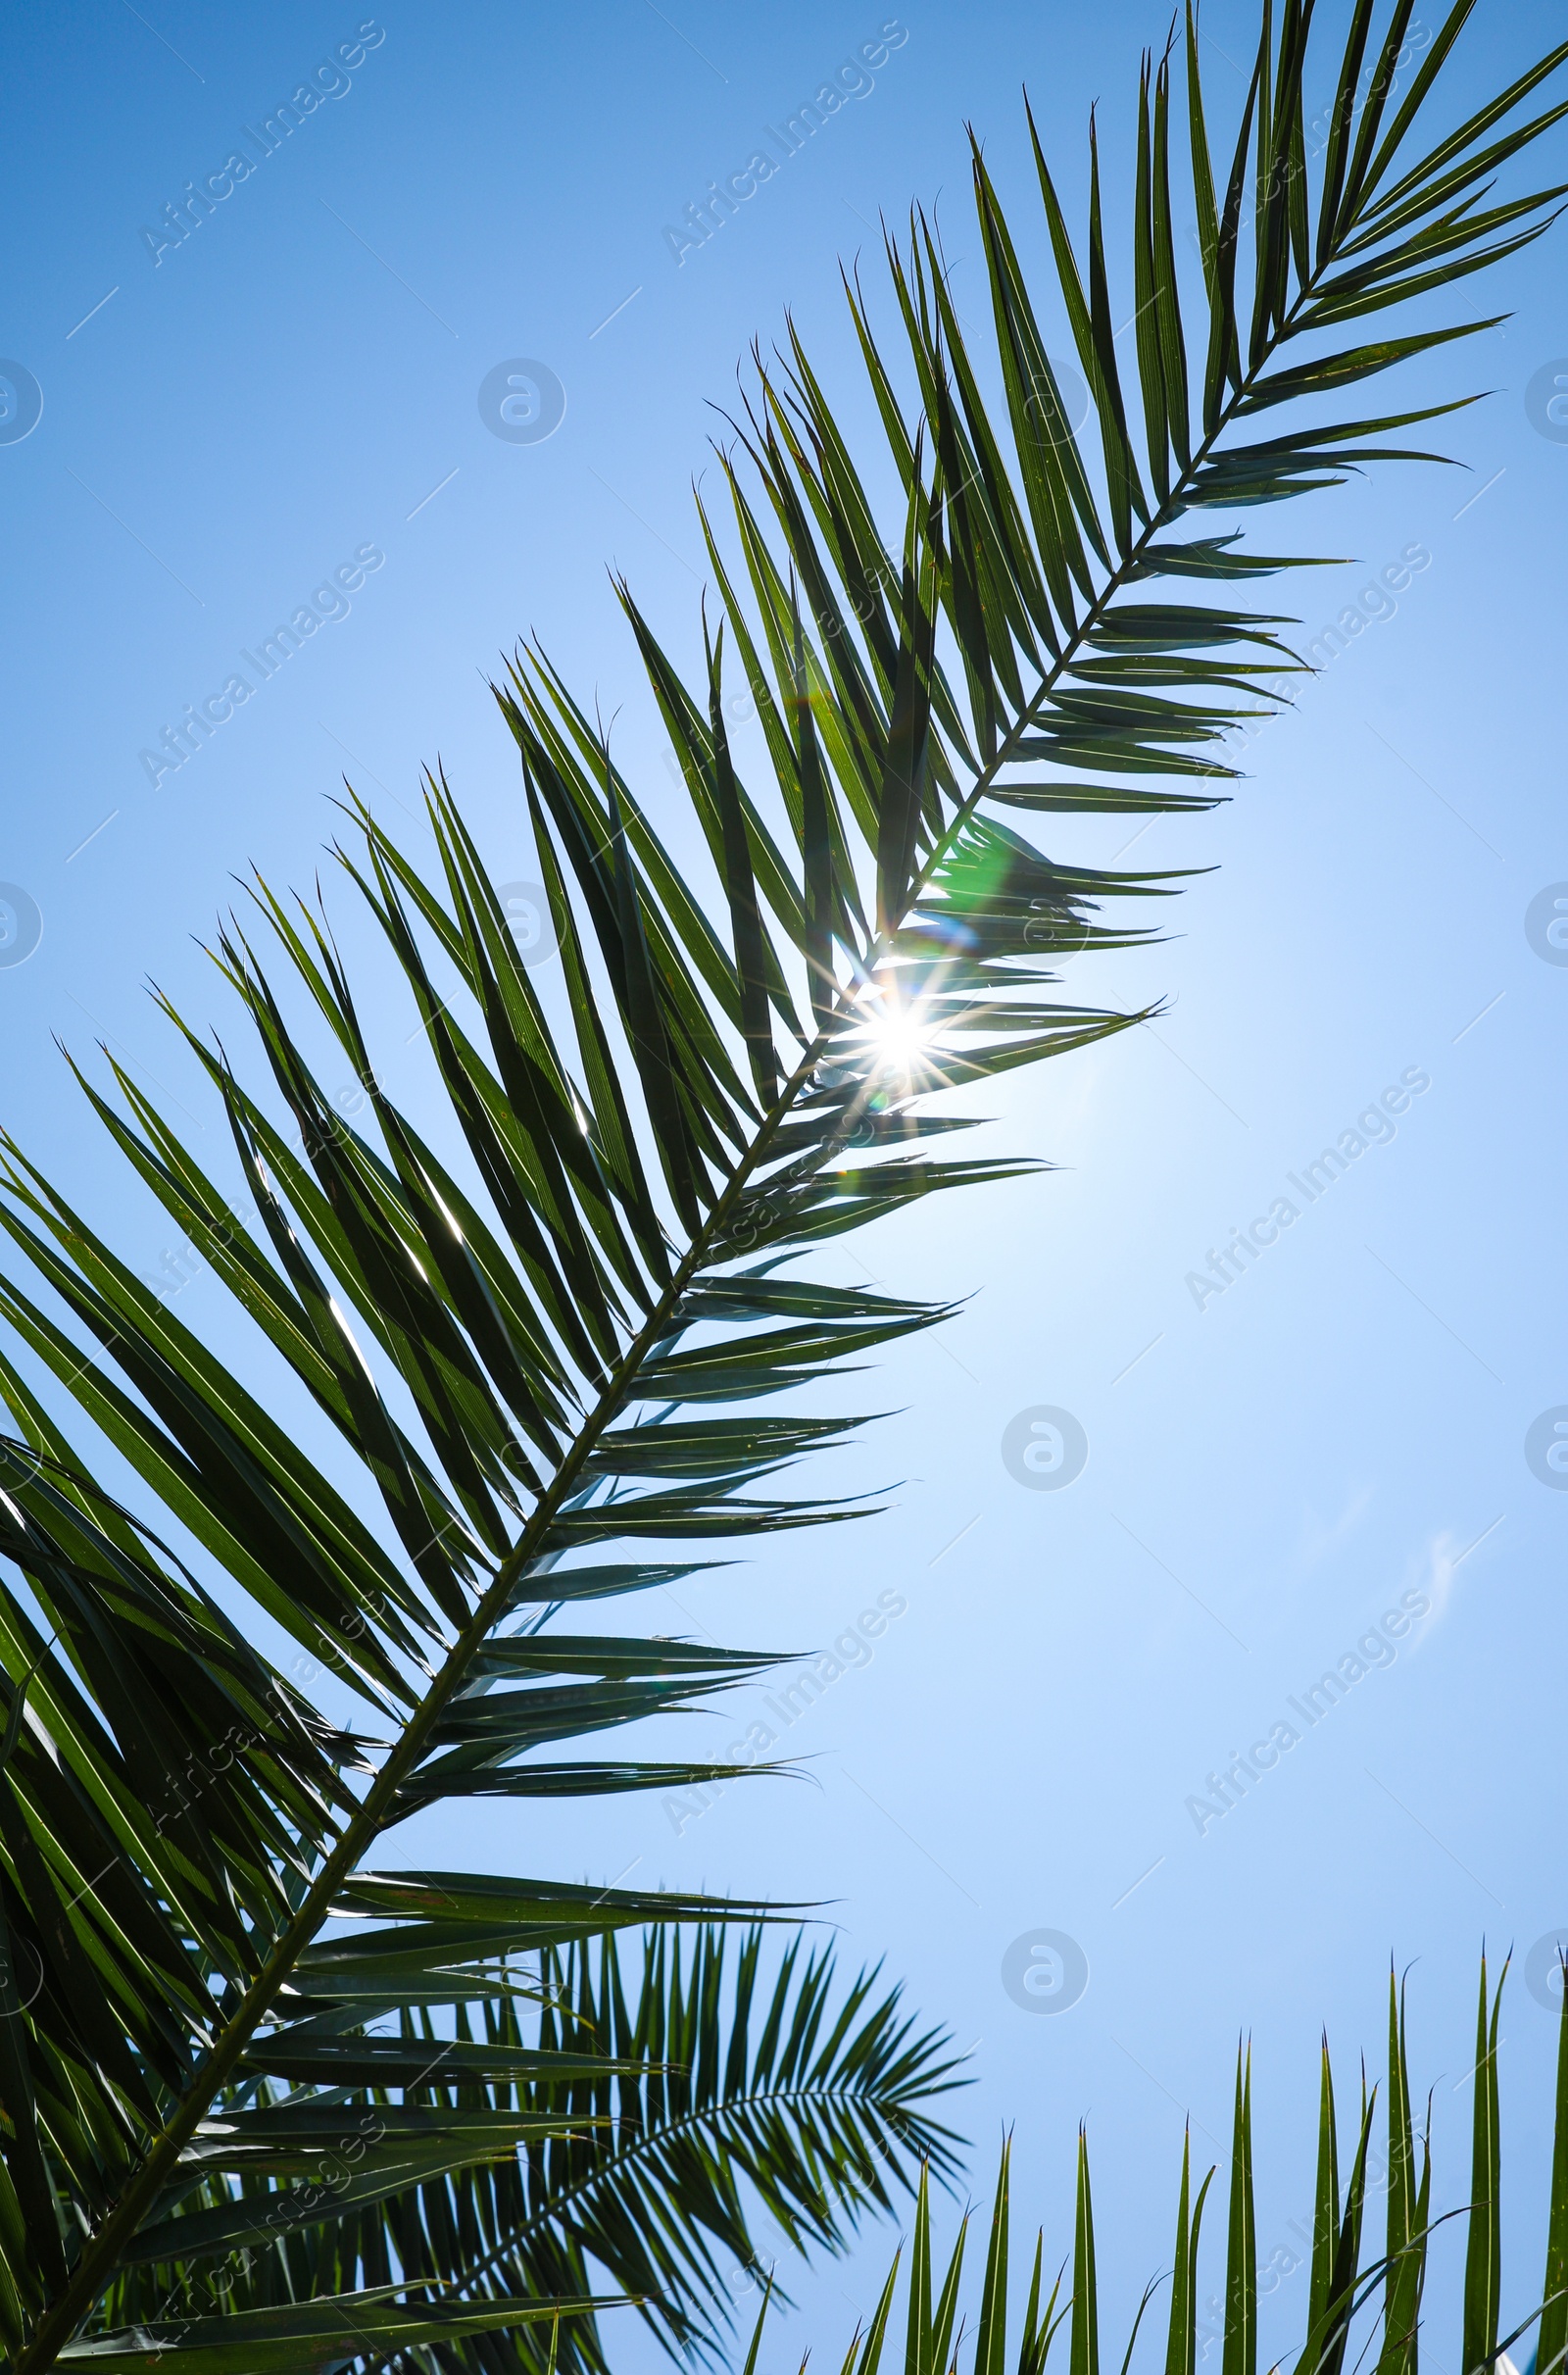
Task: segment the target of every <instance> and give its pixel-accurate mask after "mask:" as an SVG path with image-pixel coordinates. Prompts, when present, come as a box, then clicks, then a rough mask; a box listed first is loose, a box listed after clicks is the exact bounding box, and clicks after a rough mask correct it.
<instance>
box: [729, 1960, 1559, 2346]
mask: <svg viewBox="0 0 1568 2375" xmlns="http://www.w3.org/2000/svg"><path fill="white" fill-rule="evenodd" d="M1500 1993H1501V1990H1500V1984H1499V1988H1498V1991H1497V1994H1496V1995H1494V1996H1493V1997H1492V1998H1491V1999H1490V2011H1491V2018H1490V2024H1489V2017H1488V2013H1489V1998H1488V1994H1487V1980H1486V1969H1485V1959H1484V1958H1483V1967H1482V1978H1481V2029H1480V2050H1481V2059H1480V2061H1479V2062H1478V2064H1477V2067H1476V2069H1475V2071H1474V2072H1473V2074H1472V2078H1473V2085H1474V2129H1475V2144H1474V2152H1475V2160H1476V2165H1475V2167H1474V2169H1473V2171H1472V2183H1474V2182H1476V2181H1477V2179H1479V2181H1480V2182H1481V2183H1482V2184H1483V2185H1484V2186H1485V2187H1486V2188H1487V2189H1488V2191H1487V2193H1486V2195H1485V2196H1484V2197H1476V2198H1473V2199H1472V2200H1471V2202H1469V2204H1468V2205H1467V2207H1466V2208H1464V2209H1462V2210H1456V2211H1450V2212H1448V2213H1446V2216H1447V2217H1463V2218H1464V2219H1465V2220H1466V2222H1467V2226H1468V2230H1469V2243H1468V2250H1467V2275H1466V2285H1465V2293H1464V2299H1463V2301H1462V2303H1461V2324H1462V2328H1463V2352H1464V2355H1463V2359H1462V2363H1463V2364H1464V2366H1465V2367H1466V2368H1467V2369H1469V2370H1470V2375H1491V2370H1492V2369H1493V2368H1494V2367H1496V2366H1499V2365H1502V2364H1503V2363H1504V2362H1505V2361H1506V2358H1507V2353H1508V2351H1509V2350H1512V2349H1513V2347H1514V2345H1515V2344H1517V2343H1518V2342H1519V2341H1520V2340H1521V2338H1522V2337H1523V2336H1526V2335H1528V2334H1530V2333H1531V2331H1532V2329H1533V2328H1534V2327H1536V2326H1537V2324H1538V2322H1539V2326H1540V2334H1539V2339H1538V2350H1537V2356H1536V2363H1537V2366H1538V2367H1539V2369H1540V2375H1560V2352H1561V2347H1562V2330H1563V2315H1564V2306H1565V2295H1564V2291H1563V2286H1562V2282H1561V2273H1562V2272H1561V2265H1560V2252H1561V2244H1562V2233H1563V2216H1564V2197H1563V2188H1562V2170H1563V2166H1564V2161H1565V2158H1568V2005H1565V2007H1564V2010H1563V2012H1562V2014H1561V2015H1560V2017H1559V2021H1558V2027H1559V2032H1560V2035H1559V2048H1560V2050H1559V2055H1558V2085H1557V2107H1556V2122H1555V2134H1554V2140H1553V2156H1552V2181H1551V2202H1550V2227H1551V2239H1550V2241H1549V2242H1548V2246H1547V2255H1546V2289H1545V2294H1544V2302H1543V2303H1541V2304H1538V2305H1537V2306H1536V2307H1534V2308H1533V2309H1531V2311H1530V2312H1529V2314H1528V2315H1527V2316H1525V2317H1523V2318H1521V2319H1520V2320H1519V2322H1518V2323H1517V2324H1516V2325H1515V2326H1514V2327H1513V2328H1512V2330H1511V2331H1510V2332H1509V2333H1507V2334H1505V2335H1500V2336H1499V2333H1498V2330H1497V2327H1498V2320H1497V2317H1496V2291H1495V2271H1496V2267H1497V2264H1498V2252H1499V2237H1500V2225H1499V2222H1498V2220H1497V2217H1496V2206H1497V2181H1498V2177H1499V2174H1500V2168H1501V2145H1500V2134H1499V2127H1498V2084H1497V2049H1498V2045H1499V2039H1498V2036H1497V2029H1496V2007H1497V1996H1498V1995H1500ZM1390 1996H1391V2004H1390V2018H1389V2078H1388V2099H1389V2121H1390V2127H1389V2135H1390V2145H1391V2151H1390V2163H1389V2166H1390V2180H1391V2185H1390V2202H1389V2222H1390V2224H1389V2249H1388V2251H1387V2252H1385V2253H1384V2254H1382V2255H1381V2256H1379V2257H1378V2258H1377V2259H1376V2260H1375V2261H1373V2262H1371V2263H1370V2264H1363V2262H1362V2257H1361V2233H1362V2213H1363V2210H1364V2208H1365V2200H1366V2190H1367V2149H1368V2144H1369V2141H1370V2138H1371V2133H1372V2122H1373V2114H1374V2108H1375V2090H1374V2093H1373V2096H1372V2097H1371V2098H1369V2097H1368V2095H1367V2093H1366V2087H1365V2079H1364V2076H1363V2081H1362V2101H1361V2106H1360V2118H1359V2121H1358V2123H1357V2127H1356V2146H1355V2153H1354V2159H1353V2163H1352V2167H1351V2172H1350V2176H1349V2180H1348V2186H1347V2190H1346V2195H1345V2199H1344V2201H1343V2202H1342V2201H1341V2198H1340V2190H1339V2178H1338V2142H1337V2137H1336V2129H1335V2115H1334V2083H1333V2074H1332V2071H1331V2068H1330V2064H1329V2058H1328V2049H1327V2046H1326V2045H1325V2047H1324V2051H1323V2064H1322V2096H1321V2102H1322V2115H1321V2118H1320V2123H1319V2132H1318V2152H1317V2202H1318V2209H1317V2217H1316V2229H1315V2234H1314V2248H1313V2257H1312V2273H1311V2277H1310V2280H1309V2285H1310V2289H1309V2293H1308V2299H1307V2302H1306V2317H1305V2334H1304V2338H1303V2340H1302V2342H1301V2344H1300V2346H1299V2350H1297V2351H1296V2353H1295V2365H1296V2367H1297V2369H1298V2370H1299V2375H1337V2370H1339V2369H1341V2368H1343V2367H1344V2366H1345V2365H1346V2364H1347V2363H1348V2362H1347V2355H1346V2352H1347V2345H1348V2341H1349V2339H1350V2336H1351V2333H1352V2329H1353V2330H1354V2331H1355V2332H1356V2334H1357V2338H1358V2339H1357V2352H1356V2363H1365V2362H1366V2360H1367V2357H1368V2354H1369V2352H1370V2350H1371V2349H1372V2347H1373V2345H1374V2343H1377V2344H1378V2345H1379V2346H1380V2348H1379V2355H1378V2360H1377V2364H1378V2366H1379V2368H1380V2369H1388V2368H1392V2367H1394V2366H1396V2365H1398V2366H1407V2367H1411V2368H1413V2367H1414V2366H1415V2365H1416V2363H1417V2349H1418V2338H1419V2328H1420V2311H1421V2294H1422V2284H1423V2277H1424V2271H1425V2266H1426V2259H1427V2251H1428V2245H1429V2243H1430V2241H1431V2238H1432V2236H1433V2235H1434V2234H1435V2233H1436V2231H1437V2229H1438V2228H1439V2227H1441V2226H1442V2225H1444V2224H1445V2223H1446V2220H1445V2219H1444V2218H1438V2219H1433V2218H1431V2216H1430V2214H1429V2203H1430V2188H1431V2175H1432V2162H1431V2150H1430V2145H1431V2139H1430V2134H1429V2135H1428V2136H1427V2137H1426V2138H1425V2139H1424V2140H1423V2152H1422V2175H1421V2180H1420V2183H1419V2185H1417V2184H1416V2183H1415V2182H1414V2155H1413V2149H1412V2144H1411V2137H1410V2121H1409V2103H1410V2081H1409V2070H1408V2065H1407V2057H1406V2037H1405V2019H1404V1992H1403V1990H1402V1988H1400V1987H1398V1986H1397V1984H1396V1983H1394V1982H1393V1981H1392V1979H1391V1987H1390ZM1252 2119H1253V2114H1252V2093H1251V2057H1250V2053H1247V2052H1246V2051H1245V2050H1244V2053H1243V2054H1242V2056H1241V2058H1240V2060H1239V2062H1238V2069H1237V2081H1236V2111H1235V2119H1234V2125H1233V2130H1232V2152H1231V2202H1230V2222H1229V2232H1228V2235H1227V2239H1226V2252H1225V2259H1226V2266H1225V2312H1224V2326H1223V2330H1222V2331H1221V2332H1220V2333H1219V2334H1218V2335H1216V2334H1215V2333H1214V2331H1213V2330H1212V2329H1210V2330H1208V2332H1207V2334H1206V2337H1205V2340H1204V2344H1203V2349H1204V2351H1205V2352H1206V2351H1207V2350H1208V2348H1209V2346H1210V2343H1211V2342H1212V2341H1213V2340H1215V2339H1218V2340H1219V2341H1220V2343H1221V2358H1222V2363H1224V2364H1225V2365H1227V2366H1234V2365H1245V2364H1247V2363H1248V2362H1249V2361H1250V2359H1251V2358H1252V2357H1253V2356H1254V2355H1255V2351H1256V2345H1257V2281H1256V2280H1257V2267H1256V2251H1255V2247H1254V2244H1253V2226H1252ZM1190 2147H1191V2137H1190V2134H1184V2136H1183V2139H1182V2161H1181V2185H1180V2193H1179V2197H1178V2202H1177V2213H1176V2249H1175V2265H1174V2268H1173V2270H1172V2271H1171V2303H1170V2322H1169V2334H1168V2340H1167V2343H1166V2351H1165V2368H1166V2375H1183V2370H1186V2371H1187V2375H1191V2370H1192V2369H1193V2368H1194V2367H1195V2366H1196V2365H1197V2363H1198V2336H1199V2330H1200V2319H1199V2314H1198V2301H1199V2278H1198V2263H1199V2246H1200V2230H1201V2220H1202V2209H1203V2202H1204V2198H1205V2197H1206V2195H1207V2192H1208V2188H1209V2185H1210V2182H1211V2181H1212V2179H1213V2175H1214V2171H1213V2170H1212V2169H1210V2170H1209V2171H1208V2172H1207V2173H1206V2175H1205V2176H1204V2178H1203V2181H1202V2184H1201V2188H1200V2189H1199V2193H1198V2197H1197V2200H1196V2202H1194V2201H1193V2200H1192V2195H1191V2151H1190ZM1076 2150H1077V2187H1076V2193H1075V2197H1074V2215H1073V2234H1072V2240H1071V2247H1070V2255H1071V2261H1072V2293H1071V2296H1070V2298H1069V2300H1068V2301H1067V2302H1066V2303H1065V2304H1064V2305H1063V2307H1062V2308H1061V2309H1060V2310H1059V2311H1058V2310H1057V2308H1056V2301H1057V2297H1058V2294H1059V2292H1060V2287H1061V2275H1059V2274H1058V2277H1057V2280H1056V2284H1055V2286H1054V2288H1053V2290H1052V2293H1051V2296H1050V2299H1049V2300H1048V2301H1047V2302H1046V2305H1045V2308H1044V2310H1042V2308H1041V2270H1042V2266H1043V2264H1044V2261H1045V2235H1044V2232H1043V2231H1042V2233H1041V2235H1040V2237H1039V2239H1038V2241H1037V2243H1036V2246H1035V2251H1034V2258H1033V2272H1032V2274H1031V2277H1030V2281H1029V2289H1028V2294H1027V2298H1026V2301H1025V2306H1024V2314H1023V2330H1022V2334H1021V2336H1020V2339H1019V2345H1018V2354H1017V2362H1016V2363H1017V2369H1018V2375H1045V2367H1046V2361H1047V2358H1048V2356H1049V2353H1050V2350H1051V2346H1052V2342H1053V2340H1054V2335H1055V2333H1056V2330H1057V2328H1058V2327H1059V2326H1060V2325H1061V2324H1062V2322H1063V2321H1067V2323H1068V2336H1069V2340H1068V2357H1069V2366H1070V2371H1071V2375H1096V2370H1097V2368H1098V2367H1099V2364H1100V2329H1101V2301H1100V2285H1099V2279H1098V2276H1097V2273H1096V2266H1095V2240H1094V2212H1093V2206H1092V2201H1091V2187H1090V2178H1089V2149H1088V2143H1087V2139H1086V2137H1085V2134H1084V2131H1083V2130H1082V2129H1080V2130H1079V2133H1078V2138H1077V2148H1076ZM1011 2152H1012V2147H1011V2140H1010V2139H1009V2140H1008V2142H1007V2143H1006V2144H1005V2146H1004V2148H1003V2152H1002V2164H1001V2169H1000V2173H999V2176H998V2181H997V2191H996V2197H995V2202H994V2204H993V2208H992V2215H991V2233H990V2240H989V2245H988V2249H987V2254H986V2271H985V2281H984V2287H983V2290H982V2294H981V2300H980V2304H979V2312H978V2316H977V2318H976V2320H975V2324H974V2328H973V2334H974V2342H973V2357H972V2361H971V2362H970V2364H969V2366H968V2367H967V2368H965V2367H964V2362H963V2360H962V2357H961V2355H960V2352H959V2350H958V2348H957V2346H956V2344H955V2343H954V2341H953V2334H954V2318H955V2313H956V2307H957V2304H958V2300H959V2280H960V2276H961V2271H962V2266H963V2257H964V2247H965V2242H966V2239H967V2224H968V2222H967V2220H965V2221H964V2222H963V2223H962V2224H961V2225H960V2227H959V2229H958V2233H957V2236H956V2240H955V2243H954V2246H953V2250H952V2253H951V2255H950V2257H949V2260H948V2265H947V2270H946V2275H945V2277H944V2279H943V2282H942V2289H941V2307H940V2314H939V2316H938V2318H936V2319H933V2316H932V2312H931V2305H930V2303H931V2287H932V2281H933V2269H934V2264H935V2263H934V2262H933V2254H932V2236H931V2211H930V2198H929V2194H928V2191H927V2189H926V2187H925V2186H924V2185H923V2184H922V2186H921V2188H920V2191H919V2194H918V2196H917V2198H916V2202H915V2214H914V2225H913V2233H912V2236H911V2240H910V2245H909V2251H908V2261H909V2278H908V2321H907V2346H906V2350H905V2359H904V2370H903V2375H1004V2370H1005V2368H1006V2366H1007V2353H1008V2323H1009V2314H1010V2310H1009V2301H1008V2288H1007V2266H1008V2228H1009V2221H1010V2163H1011ZM1396 2197H1397V2199H1396ZM903 2256H904V2254H903V2253H901V2254H900V2257H899V2258H896V2259H895V2260H894V2262H893V2265H892V2268H891V2270H890V2271H889V2275H888V2279H887V2284H886V2286H885V2288H884V2291H883V2294H882V2298H881V2301H880V2303H879V2306H878V2310H877V2315H876V2320H875V2321H874V2324H873V2326H872V2327H871V2328H870V2329H869V2330H868V2332H867V2333H866V2335H865V2336H864V2337H863V2338H862V2337H861V2336H860V2335H859V2334H857V2336H856V2340H855V2342H854V2343H853V2344H852V2345H851V2349H850V2352H849V2355H848V2357H847V2358H846V2360H845V2366H846V2369H847V2370H848V2375H876V2370H877V2368H878V2365H879V2361H880V2357H881V2351H882V2338H883V2334H884V2332H885V2330H886V2327H887V2323H888V2317H889V2312H890V2309H891V2307H892V2303H893V2299H894V2293H895V2287H896V2284H897V2280H898V2276H899V2269H900V2260H901V2259H902V2258H903ZM1061 2265H1062V2270H1063V2272H1064V2271H1065V2268H1066V2256H1065V2255H1064V2256H1063V2259H1062V2263H1061ZM1412 2270H1414V2271H1416V2273H1415V2275H1414V2277H1413V2278H1412V2275H1411V2271H1412ZM1163 2281H1164V2278H1163V2277H1156V2278H1153V2279H1152V2281H1151V2282H1150V2284H1149V2285H1148V2286H1147V2287H1146V2288H1145V2291H1144V2296H1143V2299H1142V2301H1141V2302H1140V2303H1139V2306H1138V2309H1137V2311H1136V2312H1135V2314H1134V2317H1133V2319H1132V2326H1131V2332H1130V2334H1129V2336H1128V2340H1127V2346H1126V2350H1125V2351H1124V2353H1123V2356H1122V2361H1121V2375H1127V2369H1128V2367H1129V2365H1130V2364H1131V2360H1132V2355H1133V2348H1134V2345H1135V2343H1136V2341H1137V2338H1138V2331H1139V2327H1140V2325H1141V2323H1142V2321H1143V2318H1144V2314H1145V2312H1146V2310H1147V2309H1148V2307H1149V2303H1150V2301H1151V2299H1152V2295H1153V2293H1154V2291H1155V2289H1156V2287H1157V2285H1159V2284H1160V2283H1162V2282H1163ZM767 2310H768V2303H767V2302H766V2301H764V2302H763V2304H762V2315H761V2317H760V2318H759V2321H758V2329H757V2334H756V2335H755V2336H754V2339H753V2345H752V2356H751V2359H750V2360H749V2361H748V2364H749V2365H750V2364H752V2363H754V2362H755V2360H756V2357H757V2354H758V2342H759V2340H760V2335H761V2332H762V2326H763V2321H764V2320H765V2317H766V2315H767ZM1358 2321H1359V2322H1358ZM959 2330H960V2334H961V2333H962V2332H964V2331H966V2330H967V2321H966V2320H965V2321H964V2324H963V2326H962V2327H960V2329H959ZM938 2342H940V2344H941V2346H942V2347H941V2349H940V2350H938V2349H937V2348H936V2345H937V2343H938ZM1472 2351H1474V2353H1475V2354H1474V2355H1473V2356H1472V2354H1471V2353H1472ZM1276 2363H1283V2359H1282V2360H1281V2361H1277V2362H1276ZM1508 2363H1511V2362H1508Z"/></svg>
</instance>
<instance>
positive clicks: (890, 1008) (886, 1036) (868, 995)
mask: <svg viewBox="0 0 1568 2375" xmlns="http://www.w3.org/2000/svg"><path fill="white" fill-rule="evenodd" d="M856 1008H857V1022H856V1037H857V1038H858V1040H859V1042H860V1045H861V1046H862V1048H863V1049H864V1050H865V1052H866V1054H867V1056H868V1057H869V1058H870V1060H871V1064H872V1065H873V1067H874V1070H875V1071H876V1072H878V1073H882V1074H886V1073H890V1072H892V1073H897V1074H898V1075H900V1076H901V1077H903V1078H907V1077H908V1076H909V1075H910V1074H912V1073H915V1072H918V1071H921V1070H923V1069H925V1068H926V1067H927V1066H928V1065H929V1064H931V1062H932V1060H933V1059H934V1057H935V1056H936V1055H937V1053H938V1049H939V1039H938V1033H937V1026H936V1022H935V1018H934V1017H933V1016H932V1014H930V1012H929V1010H928V1009H927V1008H926V1006H925V1004H924V1002H923V1001H921V1000H919V999H906V998H901V997H900V996H899V995H898V993H897V992H896V991H894V990H890V989H888V988H887V987H885V986H884V985H883V984H881V983H879V982H868V983H867V985H866V987H865V988H864V989H863V990H862V991H861V993H860V995H859V998H858V1000H857V1001H856Z"/></svg>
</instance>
